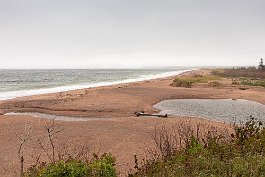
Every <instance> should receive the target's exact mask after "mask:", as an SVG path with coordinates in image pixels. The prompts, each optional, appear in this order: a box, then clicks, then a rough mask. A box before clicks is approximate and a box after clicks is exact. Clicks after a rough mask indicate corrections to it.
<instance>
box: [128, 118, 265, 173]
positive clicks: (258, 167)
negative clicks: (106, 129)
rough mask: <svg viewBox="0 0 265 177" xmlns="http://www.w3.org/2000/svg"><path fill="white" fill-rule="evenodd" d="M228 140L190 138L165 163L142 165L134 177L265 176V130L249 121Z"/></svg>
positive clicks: (238, 128) (252, 120)
mask: <svg viewBox="0 0 265 177" xmlns="http://www.w3.org/2000/svg"><path fill="white" fill-rule="evenodd" d="M234 130H235V131H234V134H231V139H230V140H229V141H226V140H225V139H224V138H225V137H223V136H221V135H217V134H215V135H213V134H211V132H209V136H207V137H206V138H204V139H199V138H197V137H196V136H191V137H190V138H189V140H188V141H187V143H186V144H185V146H184V147H182V148H179V149H177V150H175V152H174V153H172V155H171V156H169V157H167V158H166V159H156V160H149V161H146V162H145V163H144V164H143V165H142V166H141V167H139V168H137V172H136V173H133V174H130V176H131V177H136V176H159V177H160V176H187V177H188V176H194V177H195V176H265V155H264V153H265V148H264V147H265V130H264V129H263V126H262V123H261V122H259V121H257V120H256V119H254V118H252V117H251V119H250V120H249V121H248V122H247V123H246V124H244V125H240V126H235V127H234Z"/></svg>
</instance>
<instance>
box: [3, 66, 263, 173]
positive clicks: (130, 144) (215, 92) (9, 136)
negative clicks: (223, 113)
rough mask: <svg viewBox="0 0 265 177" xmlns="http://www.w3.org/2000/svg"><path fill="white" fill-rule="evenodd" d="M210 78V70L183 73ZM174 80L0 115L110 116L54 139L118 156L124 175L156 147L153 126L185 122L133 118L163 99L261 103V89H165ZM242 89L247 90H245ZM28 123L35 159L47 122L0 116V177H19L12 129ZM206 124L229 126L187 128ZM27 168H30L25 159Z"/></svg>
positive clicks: (25, 103) (27, 103)
mask: <svg viewBox="0 0 265 177" xmlns="http://www.w3.org/2000/svg"><path fill="white" fill-rule="evenodd" d="M195 73H196V74H198V73H200V74H208V73H209V70H200V71H193V72H189V73H186V75H187V74H188V75H192V74H195ZM172 79H173V77H170V78H165V79H157V80H152V81H145V82H139V83H131V84H122V85H115V86H110V87H100V88H91V89H82V90H76V91H70V92H63V93H55V94H47V95H37V96H31V97H24V98H17V99H13V100H9V101H2V102H0V112H2V113H6V112H14V111H15V112H43V113H51V114H58V115H75V116H86V117H99V118H100V117H108V118H110V117H113V118H112V119H107V120H106V119H102V120H100V119H99V120H89V121H86V122H60V123H61V124H62V127H63V128H64V131H63V132H61V133H60V134H58V137H57V140H58V143H65V144H67V145H68V146H76V147H78V146H82V145H84V144H86V145H88V146H90V147H91V148H92V149H95V151H97V150H99V149H100V152H101V153H102V152H111V153H113V154H114V155H115V156H116V157H117V168H118V170H119V171H120V172H121V174H122V175H125V174H126V172H127V171H128V170H129V169H130V168H133V165H134V158H133V155H135V154H137V155H140V157H141V158H143V157H144V154H146V150H147V149H150V148H154V147H155V144H154V141H153V138H152V136H153V135H154V127H155V125H161V124H163V125H165V126H167V127H171V126H172V125H173V124H174V123H178V122H179V121H183V120H186V118H178V119H177V118H167V119H159V118H151V117H148V118H143V117H138V118H135V117H134V112H136V111H142V110H144V111H146V112H150V113H151V112H156V111H157V110H155V109H154V108H153V105H154V104H156V103H157V102H159V101H161V100H165V99H173V98H243V99H248V100H253V101H257V102H260V103H262V104H265V94H264V93H265V89H264V88H259V87H252V88H250V87H247V88H249V89H247V90H240V87H242V86H232V85H230V82H231V81H230V80H227V79H225V80H223V81H222V82H223V84H224V85H223V86H222V87H220V88H211V87H209V86H208V85H207V84H197V85H195V86H194V87H193V88H176V87H171V86H169V85H170V83H171V82H172ZM244 87H246V86H244ZM30 122H32V125H33V133H32V136H31V139H30V141H29V142H28V143H27V146H26V147H27V148H26V156H27V157H28V156H29V155H30V154H36V152H35V151H37V152H39V151H40V149H39V147H38V146H37V144H36V140H37V139H38V137H45V133H44V131H43V130H44V128H43V127H44V125H45V120H43V119H39V118H33V117H31V116H3V115H2V116H0V134H1V139H0V143H1V147H0V176H12V175H13V176H18V169H19V163H18V158H17V150H18V145H19V140H18V138H16V136H15V134H14V133H12V129H13V130H14V131H16V132H21V131H22V130H23V127H24V126H25V124H29V123H30ZM195 122H206V123H207V124H209V125H213V124H214V125H217V126H218V127H220V128H221V127H228V126H224V125H223V124H221V123H215V122H209V121H205V120H201V119H195V118H192V119H191V121H190V122H187V124H193V125H194V124H195ZM25 163H26V164H27V165H28V164H29V163H32V158H29V157H28V158H26V160H25Z"/></svg>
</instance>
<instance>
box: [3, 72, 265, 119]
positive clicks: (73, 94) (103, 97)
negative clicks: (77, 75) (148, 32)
mask: <svg viewBox="0 0 265 177" xmlns="http://www.w3.org/2000/svg"><path fill="white" fill-rule="evenodd" d="M210 72H211V70H209V69H199V70H192V71H188V72H187V71H186V72H184V71H183V72H182V73H181V74H179V75H177V76H170V77H165V78H159V79H153V80H146V81H139V82H133V83H126V84H117V85H111V86H101V87H96V88H86V89H78V90H73V91H66V92H59V93H50V94H42V95H33V96H28V97H19V98H14V99H11V100H4V101H0V113H2V114H5V113H8V112H17V113H21V112H22V113H25V112H35V113H36V112H37V113H44V114H51V115H57V116H70V117H93V118H101V117H106V118H115V117H132V116H135V114H134V113H135V112H139V111H144V112H148V113H157V112H158V110H157V109H155V108H153V106H154V105H155V104H157V103H158V102H160V101H163V100H168V99H188V98H190V99H192V98H197V99H205V98H208V99H212V98H217V99H218V98H222V99H231V98H235V99H246V100H251V101H256V102H259V103H262V104H265V95H264V94H263V93H264V89H263V88H250V89H248V90H244V91H242V90H240V89H239V86H231V85H230V84H226V85H225V86H224V87H222V88H213V87H209V86H207V85H205V84H204V85H203V84H197V85H195V86H194V87H193V88H183V87H172V86H170V83H171V82H172V81H173V79H174V78H175V77H179V76H182V75H197V74H201V75H205V74H206V75H207V74H209V73H210Z"/></svg>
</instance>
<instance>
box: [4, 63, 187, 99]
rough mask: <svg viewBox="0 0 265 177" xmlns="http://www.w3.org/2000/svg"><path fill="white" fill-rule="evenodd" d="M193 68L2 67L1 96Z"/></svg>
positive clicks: (157, 75)
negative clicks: (80, 68) (81, 68)
mask: <svg viewBox="0 0 265 177" xmlns="http://www.w3.org/2000/svg"><path fill="white" fill-rule="evenodd" d="M188 70H191V68H174V69H84V70H77V69H75V70H71V69H68V70H0V100H7V99H12V98H16V97H21V96H30V95H36V94H45V93H54V92H61V91H69V90H75V89H82V88H90V87H99V86H108V85H114V84H121V83H130V82H137V81H144V80H150V79H156V78H162V77H168V76H172V75H177V74H180V73H182V72H185V71H188Z"/></svg>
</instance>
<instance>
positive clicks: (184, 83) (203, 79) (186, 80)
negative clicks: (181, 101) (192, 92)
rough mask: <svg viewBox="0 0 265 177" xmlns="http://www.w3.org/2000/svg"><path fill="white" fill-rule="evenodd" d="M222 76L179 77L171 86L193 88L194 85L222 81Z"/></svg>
mask: <svg viewBox="0 0 265 177" xmlns="http://www.w3.org/2000/svg"><path fill="white" fill-rule="evenodd" d="M220 78H221V77H220V76H215V75H206V76H202V75H195V76H191V77H178V78H176V79H174V80H173V82H172V83H171V86H173V87H186V88H191V87H192V85H193V84H195V83H207V82H209V81H217V80H220Z"/></svg>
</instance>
